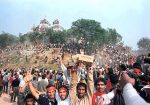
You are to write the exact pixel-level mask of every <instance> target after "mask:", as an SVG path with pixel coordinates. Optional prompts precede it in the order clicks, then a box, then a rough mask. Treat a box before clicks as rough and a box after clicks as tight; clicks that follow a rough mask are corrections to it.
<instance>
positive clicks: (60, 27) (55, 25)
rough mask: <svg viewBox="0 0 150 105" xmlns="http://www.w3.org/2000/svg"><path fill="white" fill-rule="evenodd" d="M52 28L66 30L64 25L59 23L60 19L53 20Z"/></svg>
mask: <svg viewBox="0 0 150 105" xmlns="http://www.w3.org/2000/svg"><path fill="white" fill-rule="evenodd" d="M52 29H53V30H54V31H63V30H64V29H63V27H62V26H60V25H59V20H58V19H56V20H54V21H53V25H52Z"/></svg>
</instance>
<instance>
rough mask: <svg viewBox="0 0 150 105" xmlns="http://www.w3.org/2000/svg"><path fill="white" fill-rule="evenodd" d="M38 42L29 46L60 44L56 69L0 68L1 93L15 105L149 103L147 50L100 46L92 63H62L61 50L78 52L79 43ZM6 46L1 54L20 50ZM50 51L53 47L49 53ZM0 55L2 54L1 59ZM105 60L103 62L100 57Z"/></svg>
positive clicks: (149, 60) (44, 47)
mask: <svg viewBox="0 0 150 105" xmlns="http://www.w3.org/2000/svg"><path fill="white" fill-rule="evenodd" d="M71 46H73V45H68V46H66V45H63V46H61V45H51V44H50V45H43V44H41V45H38V46H28V45H27V46H25V47H26V48H28V49H30V48H32V49H38V50H37V51H36V52H35V53H38V52H39V51H40V53H41V52H44V51H48V50H50V48H54V47H59V48H60V49H61V51H60V52H57V53H60V54H58V56H57V60H56V62H57V64H58V70H51V69H48V68H36V67H33V68H31V67H30V68H23V67H21V68H20V67H16V68H15V67H14V68H13V69H12V68H7V67H6V68H5V67H3V68H0V96H1V97H3V94H4V93H7V94H9V95H10V102H11V103H13V102H17V104H18V105H149V104H150V54H149V55H145V56H140V57H135V56H130V54H129V50H130V49H128V48H124V47H122V46H120V45H118V46H105V47H104V48H103V49H102V52H99V53H98V54H99V55H98V54H97V55H95V59H94V61H93V62H92V63H89V62H83V61H78V62H70V61H68V64H67V65H65V64H64V63H63V60H62V59H63V57H64V53H62V52H64V51H67V52H68V53H72V54H77V53H79V52H80V48H79V47H80V46H78V47H77V46H76V45H74V46H76V48H74V47H71ZM26 48H22V47H19V46H18V47H17V48H15V49H13V48H7V49H5V50H3V51H2V50H1V53H0V54H4V53H8V52H11V50H16V51H20V49H22V50H23V49H26ZM53 53H55V52H53ZM1 59H2V58H1ZM104 59H105V61H104Z"/></svg>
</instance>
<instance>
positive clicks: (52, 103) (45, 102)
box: [27, 79, 58, 105]
mask: <svg viewBox="0 0 150 105" xmlns="http://www.w3.org/2000/svg"><path fill="white" fill-rule="evenodd" d="M29 80H31V79H29ZM27 82H28V85H29V88H30V90H31V92H32V94H33V95H34V97H35V98H36V99H37V101H38V104H39V105H58V103H57V100H56V98H55V94H56V88H55V86H54V85H48V86H46V95H45V96H43V95H40V93H39V92H37V91H36V89H35V88H34V87H33V85H32V83H31V82H30V81H27Z"/></svg>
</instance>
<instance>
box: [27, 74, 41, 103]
mask: <svg viewBox="0 0 150 105" xmlns="http://www.w3.org/2000/svg"><path fill="white" fill-rule="evenodd" d="M26 78H27V80H26V83H27V84H28V85H29V88H30V91H31V93H32V95H33V96H34V97H35V98H36V99H37V100H38V99H39V95H40V93H38V92H37V91H36V89H35V88H34V86H33V85H32V82H31V80H32V78H33V76H32V75H27V76H26Z"/></svg>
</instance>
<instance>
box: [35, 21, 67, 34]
mask: <svg viewBox="0 0 150 105" xmlns="http://www.w3.org/2000/svg"><path fill="white" fill-rule="evenodd" d="M48 28H52V29H53V30H54V31H63V30H64V29H63V27H62V26H60V24H59V20H58V19H56V20H54V21H53V24H52V26H51V24H50V23H49V22H48V20H47V19H45V18H44V19H43V20H41V21H40V24H39V25H38V26H36V27H35V25H34V26H33V28H32V30H33V32H40V33H42V32H45V30H46V29H48Z"/></svg>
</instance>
